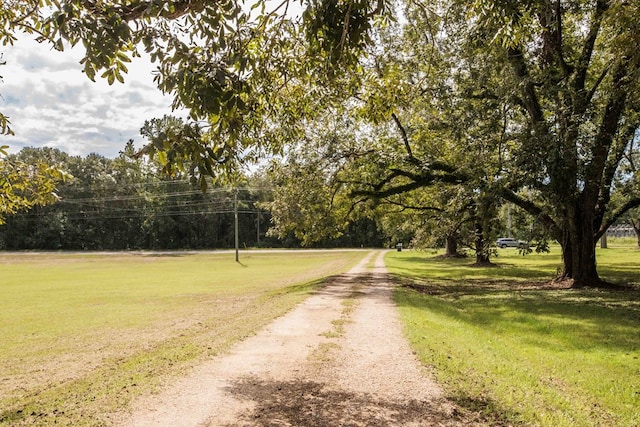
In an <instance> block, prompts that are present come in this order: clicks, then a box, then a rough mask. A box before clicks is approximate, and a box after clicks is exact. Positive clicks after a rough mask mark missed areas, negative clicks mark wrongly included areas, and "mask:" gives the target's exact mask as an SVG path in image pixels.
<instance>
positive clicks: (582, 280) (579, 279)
mask: <svg viewBox="0 0 640 427" xmlns="http://www.w3.org/2000/svg"><path fill="white" fill-rule="evenodd" d="M566 224H567V227H566V230H565V235H564V239H563V241H562V242H561V245H562V261H563V263H564V271H563V274H562V277H561V279H562V280H571V281H572V282H573V283H572V286H573V287H583V286H602V285H604V284H605V282H604V281H603V280H602V279H600V276H599V275H598V270H597V268H596V242H595V239H594V232H593V227H592V219H591V218H590V217H589V215H584V214H583V213H582V212H580V211H579V210H578V211H577V212H576V213H575V214H574V215H572V216H569V217H568V218H567V221H566Z"/></svg>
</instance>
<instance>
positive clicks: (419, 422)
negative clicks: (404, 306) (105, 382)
mask: <svg viewBox="0 0 640 427" xmlns="http://www.w3.org/2000/svg"><path fill="white" fill-rule="evenodd" d="M383 255H384V252H382V251H375V252H371V253H370V254H368V255H367V257H366V258H365V259H364V260H363V261H362V262H360V263H359V264H358V265H357V266H356V267H355V268H353V269H352V270H351V271H349V272H348V273H346V274H344V275H342V276H340V277H337V278H336V279H335V280H333V281H332V282H331V283H330V284H328V285H327V286H325V287H324V288H323V289H322V290H320V291H319V292H318V293H317V294H315V295H314V296H312V297H310V298H308V299H307V300H306V301H305V302H304V303H302V304H300V305H299V306H298V307H297V308H296V309H294V310H293V311H291V312H290V313H288V314H287V315H285V316H283V317H281V318H279V319H277V320H276V321H275V322H273V323H272V324H271V325H269V326H268V327H267V328H266V329H264V330H263V331H261V332H260V333H258V334H257V335H255V336H253V337H251V338H249V339H247V340H245V341H244V342H242V343H240V344H239V345H237V346H236V347H235V348H234V349H233V350H232V351H231V352H230V353H229V354H227V355H225V356H223V357H220V358H217V359H214V360H211V361H210V362H207V363H205V364H203V365H200V366H199V367H198V368H196V369H194V370H193V371H192V372H191V373H190V374H189V375H188V376H187V377H185V378H183V379H181V380H180V381H178V382H177V383H174V384H172V385H171V386H169V387H167V388H166V389H165V390H164V391H163V392H162V393H160V394H159V395H154V396H151V397H145V398H143V399H140V400H138V401H137V402H136V404H135V405H134V409H133V411H132V414H131V416H130V418H128V419H127V420H122V422H118V424H119V425H128V426H136V427H139V426H215V427H217V426H305V427H306V426H318V427H320V426H322V427H327V426H434V425H437V426H439V425H446V426H453V425H469V424H476V422H474V421H475V417H473V416H472V415H471V414H468V413H465V412H464V411H461V410H459V409H456V408H455V407H454V405H452V404H451V403H449V402H447V401H446V400H445V399H443V398H442V392H441V390H440V388H439V387H438V386H437V384H435V383H434V382H433V380H432V378H431V377H430V375H429V373H428V371H427V370H426V369H425V368H423V367H422V366H420V364H419V363H418V362H417V360H416V359H415V357H414V355H413V354H412V352H411V349H410V348H409V346H408V344H407V343H406V341H405V340H404V338H403V336H402V328H401V325H400V322H399V320H398V317H397V314H396V311H395V308H394V306H393V304H392V302H391V286H390V283H389V281H388V279H387V273H386V269H385V267H384V263H383V261H382V257H383ZM372 261H373V263H374V267H373V269H370V268H369V269H368V268H367V266H368V265H370V263H371V262H372Z"/></svg>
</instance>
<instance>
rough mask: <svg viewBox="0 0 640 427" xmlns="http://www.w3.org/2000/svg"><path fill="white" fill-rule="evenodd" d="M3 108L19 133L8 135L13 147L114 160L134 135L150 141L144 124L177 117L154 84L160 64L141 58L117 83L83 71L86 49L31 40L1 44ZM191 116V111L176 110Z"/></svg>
mask: <svg viewBox="0 0 640 427" xmlns="http://www.w3.org/2000/svg"><path fill="white" fill-rule="evenodd" d="M0 53H2V60H3V61H6V65H3V66H1V67H0V75H1V76H2V82H1V83H0V111H2V112H3V113H4V114H5V115H6V116H8V117H9V120H10V121H11V128H12V129H13V131H14V132H15V134H16V135H15V136H0V145H9V146H10V149H9V151H10V152H16V151H19V150H20V149H21V148H22V147H26V146H32V147H43V146H47V147H55V148H59V149H60V150H63V151H65V152H67V153H69V154H73V155H78V154H79V155H86V154H89V153H92V152H94V153H99V154H102V155H105V156H108V157H114V156H116V155H117V154H118V152H119V151H120V150H121V149H122V148H123V147H124V144H125V143H126V142H127V141H128V140H129V139H131V138H133V139H134V141H135V143H136V146H137V147H140V146H141V145H142V143H143V140H142V137H141V136H140V132H139V131H140V128H141V127H142V125H143V124H144V121H145V120H147V119H151V118H154V117H162V116H163V115H164V114H172V112H171V100H172V98H171V97H169V96H163V95H162V93H161V92H160V91H159V90H158V89H156V87H155V85H154V84H153V76H152V70H153V69H154V66H153V64H150V62H149V61H148V60H147V59H146V58H134V59H133V62H132V63H131V64H129V66H128V68H129V71H130V72H129V74H127V75H126V76H125V84H120V83H118V82H116V83H114V84H113V85H112V86H109V85H108V84H107V82H106V81H105V80H101V79H99V78H96V82H92V81H91V80H89V79H88V78H87V77H86V76H85V74H84V73H82V71H81V70H82V66H81V65H80V64H79V61H80V59H81V57H82V50H81V49H72V50H69V49H67V50H65V52H62V53H61V52H56V51H52V50H51V49H50V47H48V46H47V45H42V44H39V43H36V42H35V41H32V40H30V39H28V38H24V39H23V40H20V41H19V43H16V45H14V46H0ZM173 114H175V115H181V116H184V112H182V113H181V112H174V113H173Z"/></svg>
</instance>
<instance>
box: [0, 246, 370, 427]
mask: <svg viewBox="0 0 640 427" xmlns="http://www.w3.org/2000/svg"><path fill="white" fill-rule="evenodd" d="M363 256H364V252H333V251H323V252H306V253H298V252H289V253H268V252H261V253H258V254H251V255H243V256H242V257H241V263H242V264H238V263H235V262H234V258H233V255H230V254H224V255H218V254H204V253H201V254H180V253H175V254H170V255H166V256H155V255H144V254H129V255H127V254H124V255H123V254H111V255H67V254H20V255H8V254H0V277H2V282H0V306H1V307H2V310H0V336H1V337H2V345H1V346H0V379H2V382H0V408H2V409H1V410H0V425H3V424H8V425H33V424H36V425H50V424H53V423H54V422H56V423H62V424H65V425H101V424H104V423H105V420H104V419H103V418H102V414H104V413H107V412H110V411H114V410H120V409H122V408H123V407H126V405H127V403H128V401H129V400H130V399H131V397H132V396H134V395H136V394H140V393H142V392H143V391H144V390H148V389H149V388H153V387H154V386H155V385H156V384H158V383H159V381H160V380H161V379H162V378H163V376H166V375H175V374H176V373H178V372H179V371H180V370H181V369H184V368H185V367H187V366H189V365H190V364H193V363H195V362H196V361H197V360H200V359H202V358H205V357H210V356H211V355H214V354H217V353H219V352H220V351H223V350H224V349H225V348H227V347H228V346H229V345H230V344H231V343H232V342H234V341H236V340H238V339H241V338H243V337H246V336H247V335H249V334H251V333H253V332H254V331H255V330H256V329H257V328H259V327H260V326H262V325H265V324H267V323H268V322H269V321H271V320H272V319H273V318H274V317H276V316H279V315H281V314H283V313H284V312H286V311H287V310H289V309H290V308H291V307H293V306H294V305H295V304H297V303H298V302H300V301H301V300H302V299H303V298H305V297H306V296H307V295H308V294H309V292H310V291H312V290H313V289H314V288H315V287H317V285H318V284H319V283H320V282H319V280H320V279H322V278H323V277H327V276H329V275H333V274H337V273H340V272H342V271H344V270H346V269H347V268H349V267H350V266H352V265H353V264H354V263H355V262H356V261H357V260H359V259H360V258H362V257H363Z"/></svg>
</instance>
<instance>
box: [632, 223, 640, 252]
mask: <svg viewBox="0 0 640 427" xmlns="http://www.w3.org/2000/svg"><path fill="white" fill-rule="evenodd" d="M629 222H630V223H631V226H632V227H633V231H635V232H636V241H637V242H638V247H639V248H640V218H638V219H636V218H634V219H632V220H630V221H629Z"/></svg>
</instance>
